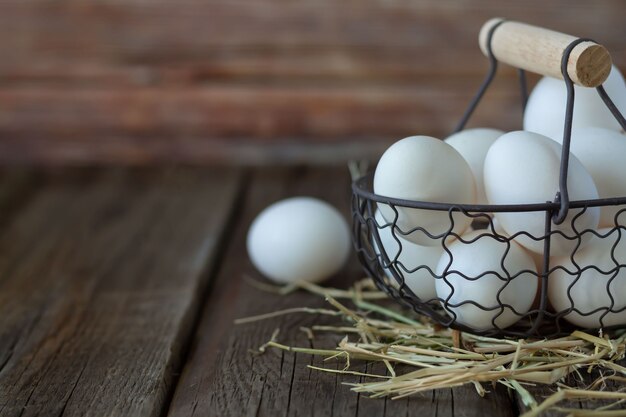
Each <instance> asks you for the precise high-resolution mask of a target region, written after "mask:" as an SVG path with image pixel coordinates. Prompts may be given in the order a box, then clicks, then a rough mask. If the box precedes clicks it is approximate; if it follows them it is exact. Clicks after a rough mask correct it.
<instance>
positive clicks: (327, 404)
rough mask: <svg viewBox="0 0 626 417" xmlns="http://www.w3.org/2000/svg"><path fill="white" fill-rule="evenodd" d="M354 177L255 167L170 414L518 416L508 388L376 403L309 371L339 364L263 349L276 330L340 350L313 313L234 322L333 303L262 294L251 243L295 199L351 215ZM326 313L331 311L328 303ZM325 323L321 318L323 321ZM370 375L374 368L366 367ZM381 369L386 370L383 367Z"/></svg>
mask: <svg viewBox="0 0 626 417" xmlns="http://www.w3.org/2000/svg"><path fill="white" fill-rule="evenodd" d="M348 186H349V179H348V175H347V173H346V172H345V170H343V171H337V170H336V169H330V168H326V169H319V168H317V169H300V168H298V169H295V170H294V169H289V168H285V169H281V170H260V171H254V173H253V175H252V176H251V182H250V184H249V186H248V188H247V192H246V197H245V199H244V203H243V205H244V211H243V213H242V214H241V217H240V218H238V220H237V227H236V228H235V229H234V231H233V240H232V242H231V243H230V245H229V247H228V248H227V250H226V253H225V255H224V263H223V265H222V266H221V268H220V270H219V271H218V273H217V275H216V278H215V280H214V281H213V282H214V285H213V287H212V289H211V293H210V296H209V297H208V298H207V301H206V304H205V309H204V311H203V313H202V318H201V320H200V322H199V325H198V329H197V332H196V336H195V339H194V341H193V343H192V346H191V350H190V353H189V357H188V361H187V363H186V365H185V367H184V369H183V372H182V375H181V378H180V380H179V383H178V385H177V388H176V392H175V394H174V398H173V401H172V404H171V407H170V410H169V415H171V416H177V417H178V416H194V415H195V416H272V417H274V416H329V415H334V416H396V415H406V416H426V415H457V416H461V415H464V416H482V415H494V416H495V415H497V416H513V415H515V409H514V405H513V403H512V401H511V399H509V397H508V395H507V393H506V391H504V390H502V389H500V388H497V389H493V390H492V391H493V392H492V393H490V394H489V396H488V397H487V398H485V399H482V398H480V397H478V395H477V394H476V393H475V390H474V389H473V388H471V387H465V388H461V389H455V390H453V391H450V392H437V393H427V394H424V395H421V396H414V397H411V398H408V399H403V400H396V401H391V400H389V399H387V400H385V399H379V400H374V399H369V398H366V397H365V396H363V395H358V394H356V393H353V392H351V391H350V389H349V387H347V386H345V385H344V384H343V383H344V382H345V383H349V382H358V381H359V380H360V378H359V377H350V376H348V377H344V376H338V375H331V374H325V373H320V372H315V371H312V370H310V369H308V368H307V365H309V364H313V365H317V366H326V367H327V366H334V367H338V368H341V367H343V365H344V364H343V362H341V361H339V362H328V361H326V362H324V361H323V360H322V359H321V358H316V357H312V356H309V355H304V354H300V353H285V352H282V351H277V350H268V351H267V352H266V353H265V354H263V355H258V354H255V353H254V352H251V351H254V350H256V349H257V348H258V347H259V346H260V345H262V344H263V343H265V342H266V341H268V340H269V338H270V337H271V335H272V333H273V332H274V330H275V329H276V328H279V329H280V333H279V335H278V340H279V341H280V342H283V343H286V344H291V345H295V346H313V347H323V348H331V347H332V346H335V344H336V343H337V341H338V338H337V336H336V335H329V334H317V337H316V338H315V339H314V340H313V341H311V340H309V339H308V338H307V336H306V334H305V332H303V331H302V330H301V328H302V327H311V326H312V325H313V324H322V323H325V322H329V320H321V319H319V318H316V317H315V316H311V315H306V314H302V315H292V316H282V317H278V318H276V319H272V320H266V321H261V322H255V323H250V324H244V325H237V326H235V325H233V324H232V322H233V320H234V319H235V318H238V317H246V316H250V315H254V314H261V313H267V312H271V311H276V310H280V309H283V308H290V307H296V306H311V307H322V306H325V303H324V301H323V300H322V299H321V298H320V297H318V296H313V295H310V294H306V293H303V292H297V293H294V294H290V295H289V296H287V297H284V296H279V295H274V294H269V293H264V292H260V290H258V289H255V288H253V287H252V286H250V285H248V284H247V283H246V282H245V281H244V278H243V277H244V276H250V277H252V278H254V279H262V278H261V277H260V276H259V275H258V273H257V272H256V271H255V270H254V269H253V267H252V266H251V264H250V263H249V261H248V259H247V256H246V250H245V237H246V232H247V229H248V227H249V225H250V223H251V221H252V219H253V218H254V217H255V216H256V215H257V214H258V212H259V211H260V210H261V209H263V208H264V207H265V206H267V205H268V204H270V203H272V202H274V201H276V200H277V199H280V198H285V197H287V196H293V195H312V196H316V197H318V198H323V199H324V200H326V201H329V202H331V203H332V204H334V205H335V206H336V207H338V208H339V209H340V210H341V211H342V212H343V213H344V214H346V215H347V213H348V203H349V201H348V196H349V191H348V190H349V188H348ZM362 276H363V273H362V271H361V270H360V267H359V265H358V263H357V261H356V259H354V258H352V259H351V260H350V263H349V265H348V266H347V267H346V269H345V270H344V271H342V273H341V274H339V276H337V277H335V278H334V279H333V280H331V281H330V282H329V283H328V285H335V286H346V285H349V283H350V282H351V281H353V280H354V279H357V278H361V277H362ZM326 307H327V305H326ZM320 320H321V321H320ZM359 366H360V368H358V369H360V370H361V371H366V370H367V368H368V367H370V366H372V365H366V364H361V365H359ZM377 370H378V371H380V370H381V369H380V368H378V369H377Z"/></svg>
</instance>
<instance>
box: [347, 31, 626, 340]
mask: <svg viewBox="0 0 626 417" xmlns="http://www.w3.org/2000/svg"><path fill="white" fill-rule="evenodd" d="M497 27H498V25H495V26H494V27H492V28H491V31H490V32H489V33H488V37H487V45H488V48H487V49H488V56H489V61H490V63H491V66H490V70H489V73H488V75H487V77H486V78H485V80H484V81H483V83H482V85H481V87H480V89H479V91H478V92H477V94H476V95H475V97H474V99H473V100H472V102H471V103H470V105H469V106H468V109H467V110H466V112H465V114H464V115H463V117H462V119H461V121H460V123H459V124H458V126H457V128H456V131H460V130H462V129H463V128H464V127H465V124H466V123H467V121H468V120H469V118H470V116H471V114H472V113H473V111H474V109H475V108H476V107H477V105H478V104H479V102H480V100H481V99H482V97H483V95H484V93H485V91H486V90H487V88H488V86H489V84H490V83H491V81H492V80H493V78H494V76H495V73H496V69H497V60H496V59H495V58H494V56H493V53H492V52H491V46H490V45H491V38H492V36H493V33H494V31H495V30H496V29H497ZM586 40H587V39H578V40H576V41H574V42H572V44H570V45H569V47H568V48H566V50H565V51H564V53H563V57H562V65H561V68H562V74H563V78H564V82H565V85H566V88H567V103H566V113H565V129H564V134H563V144H562V155H561V170H560V182H559V190H556V197H555V199H554V201H549V202H545V203H529V204H515V205H484V204H483V205H477V204H446V203H439V202H426V201H411V200H403V199H395V198H389V197H384V196H380V195H376V194H374V193H373V192H372V190H373V184H372V180H373V176H372V175H371V174H370V175H366V176H364V177H362V178H360V179H358V180H356V181H355V182H354V183H353V185H352V217H353V219H352V225H353V230H352V232H353V239H354V244H355V248H356V251H357V255H358V257H359V260H360V261H361V263H362V265H363V266H364V268H365V270H366V272H367V273H368V274H369V275H370V276H371V277H372V278H373V279H374V281H375V282H376V285H377V286H378V287H379V288H380V289H381V290H383V291H384V292H386V293H387V294H388V295H389V296H390V297H392V298H394V299H396V300H398V301H399V302H401V303H402V304H404V305H406V306H408V307H410V308H412V309H413V310H414V311H416V312H417V313H421V314H424V315H426V316H428V317H430V318H432V319H433V320H434V321H436V322H437V323H439V324H441V325H443V326H446V327H451V328H454V329H458V330H462V331H466V332H472V333H475V334H481V335H486V336H512V337H529V336H540V337H556V336H560V335H564V334H567V333H569V332H571V331H572V329H573V328H574V327H586V328H602V329H607V330H608V329H613V328H617V327H626V196H615V197H613V198H602V199H595V200H585V201H570V200H569V196H568V192H567V171H568V160H569V152H570V150H569V148H570V146H569V144H570V138H571V130H572V117H573V107H574V87H573V82H572V80H571V79H570V77H569V75H568V73H567V60H568V58H569V54H570V52H571V51H572V49H573V48H574V47H575V46H576V45H578V44H579V43H580V42H583V41H586ZM519 76H520V85H521V87H522V88H521V90H522V102H523V104H524V103H525V102H526V98H527V94H526V83H525V74H524V72H523V71H522V70H520V71H519ZM597 91H598V94H599V95H600V97H601V98H602V100H603V102H604V103H605V104H606V106H607V108H608V109H609V110H610V111H611V113H612V114H613V115H614V117H615V118H616V119H617V120H618V122H619V123H620V125H621V126H622V128H623V129H624V130H626V121H625V120H624V117H623V116H622V115H621V114H620V112H619V110H618V109H617V107H616V106H615V105H614V104H613V102H612V101H611V99H610V98H609V97H608V95H607V93H606V91H605V90H604V88H603V87H602V86H599V87H597ZM606 206H615V209H616V212H615V216H614V218H613V224H612V225H611V226H610V227H607V228H603V229H599V230H595V229H589V228H586V227H585V226H584V225H583V223H584V222H583V219H584V217H585V215H586V214H588V213H590V212H591V211H593V210H600V208H601V207H606ZM420 211H421V212H428V213H431V214H432V212H439V213H440V215H441V218H442V219H443V223H444V228H443V229H440V230H427V229H426V228H425V227H423V225H420V224H411V226H410V228H408V227H407V222H406V221H403V220H405V219H406V218H407V217H410V216H407V214H410V213H417V212H420ZM382 212H384V213H385V214H384V216H383V215H382ZM504 213H537V214H540V215H542V216H543V217H544V219H545V223H544V224H545V226H544V229H543V231H542V232H541V233H534V234H533V233H531V232H529V231H528V230H519V231H516V232H515V233H512V234H506V233H505V232H504V231H503V230H502V229H501V228H500V226H499V224H498V221H497V220H498V217H499V216H500V215H502V214H504ZM414 218H415V217H414ZM463 222H471V229H473V230H474V232H473V233H471V234H469V235H468V234H462V236H461V235H460V234H458V233H457V232H456V231H458V230H459V228H458V227H456V228H455V225H458V224H460V223H463ZM445 226H447V227H445ZM468 230H469V229H468ZM415 235H419V236H420V238H419V239H414V236H415ZM424 239H426V240H427V241H428V242H427V243H428V246H425V247H423V248H422V249H416V248H415V245H414V244H413V243H412V241H419V242H422V243H423V242H424ZM529 241H534V242H538V243H539V247H540V248H542V251H541V253H533V254H532V255H530V258H531V259H532V262H529V261H528V257H529V255H528V253H530V252H527V251H523V250H521V249H520V248H521V246H520V245H519V244H518V243H520V242H521V243H524V242H526V243H527V242H529ZM479 245H481V246H484V247H489V248H490V250H491V252H490V253H491V256H490V255H489V254H484V255H481V254H480V253H479V251H477V250H473V249H472V248H473V247H478V246H479ZM420 246H423V245H420ZM535 247H537V245H535ZM557 247H558V248H559V251H557V250H556V248H557ZM589 248H594V250H593V251H591V250H590V249H589ZM416 250H421V251H423V253H419V252H415V251H416ZM520 251H522V252H524V253H527V255H520V254H519V252H520ZM493 253H496V254H497V256H495V257H494V256H493ZM590 253H591V254H590ZM468 254H469V255H468ZM461 256H465V258H466V259H465V264H464V265H467V264H468V261H467V256H469V257H470V259H473V261H470V264H475V265H480V264H486V265H487V266H486V267H485V268H484V269H482V270H480V268H479V270H477V271H473V272H475V273H472V274H469V273H467V274H466V272H467V269H465V268H463V267H462V265H463V262H461V259H460V258H461ZM524 256H525V257H526V258H525V260H523V262H522V264H523V265H525V267H523V268H520V267H519V266H518V265H520V259H522V258H524ZM472 257H473V258H472ZM487 258H490V259H487ZM551 263H552V264H553V265H551ZM457 268H458V269H457ZM469 269H470V270H475V269H476V268H469ZM468 288H470V290H468ZM435 289H436V290H435ZM531 293H532V294H531ZM437 294H439V296H438V295H437ZM529 294H530V295H529ZM558 294H560V296H559V295H558ZM468 317H469V318H473V320H472V319H468ZM477 323H480V324H477Z"/></svg>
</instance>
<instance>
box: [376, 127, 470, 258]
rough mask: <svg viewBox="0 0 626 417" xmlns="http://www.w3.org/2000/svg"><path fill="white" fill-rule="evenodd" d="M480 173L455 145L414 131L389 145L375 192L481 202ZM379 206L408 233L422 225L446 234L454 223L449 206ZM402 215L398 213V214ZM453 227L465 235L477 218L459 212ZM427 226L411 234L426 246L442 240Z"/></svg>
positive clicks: (453, 215) (396, 196)
mask: <svg viewBox="0 0 626 417" xmlns="http://www.w3.org/2000/svg"><path fill="white" fill-rule="evenodd" d="M475 188H476V187H475V184H474V178H473V176H472V171H471V169H470V167H469V165H468V164H467V162H466V161H465V160H464V159H463V157H462V156H461V155H460V154H459V153H458V152H457V151H456V150H455V149H454V148H453V147H452V146H450V145H449V144H447V143H445V142H444V141H441V140H439V139H436V138H433V137H430V136H411V137H408V138H405V139H402V140H400V141H398V142H396V143H394V144H393V145H391V147H389V148H388V149H387V150H386V151H385V153H384V154H383V156H382V157H381V158H380V161H379V162H378V166H377V167H376V172H375V175H374V192H375V193H376V194H378V195H381V196H385V197H391V198H397V199H405V200H417V201H427V202H439V203H452V204H455V203H456V204H461V203H465V204H472V203H474V202H475V198H476V190H475ZM378 209H379V210H380V211H381V213H382V215H383V217H384V218H385V220H387V221H388V222H395V224H396V226H397V227H398V228H399V229H400V230H401V231H402V232H404V233H408V232H410V231H412V230H413V229H415V228H417V227H421V228H423V229H425V230H426V232H427V233H428V234H430V235H435V236H443V235H444V233H446V232H447V231H448V230H450V229H451V228H452V222H451V221H450V215H449V213H448V212H447V211H437V210H423V209H415V208H407V207H400V206H397V207H396V209H397V215H396V210H394V208H393V207H391V206H389V205H387V204H381V203H379V204H378ZM396 217H397V218H396ZM452 217H453V219H454V227H453V228H452V231H453V232H455V233H457V234H459V235H460V234H461V233H463V231H464V230H465V229H466V228H467V227H468V226H469V224H470V222H471V218H469V217H468V216H465V215H464V214H462V213H459V212H454V213H453V214H452ZM428 234H426V233H424V232H423V231H421V230H417V231H415V232H414V233H410V234H409V235H408V236H407V238H408V239H409V240H411V241H412V242H414V243H417V244H419V245H425V246H434V245H440V244H441V240H439V239H433V238H431V237H429V236H428Z"/></svg>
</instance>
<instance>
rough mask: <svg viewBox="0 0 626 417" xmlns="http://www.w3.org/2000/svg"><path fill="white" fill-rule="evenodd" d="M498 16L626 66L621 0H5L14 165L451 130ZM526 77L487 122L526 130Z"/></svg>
mask: <svg viewBox="0 0 626 417" xmlns="http://www.w3.org/2000/svg"><path fill="white" fill-rule="evenodd" d="M493 16H503V17H507V18H510V19H516V20H521V21H526V22H529V23H534V24H538V25H543V26H546V27H550V28H553V29H556V30H560V31H564V32H568V33H571V34H574V35H577V36H584V37H591V38H594V39H596V40H597V41H599V42H601V43H603V44H605V45H606V46H607V47H608V48H609V50H610V51H611V52H612V54H613V57H614V61H615V62H616V63H617V64H618V65H619V66H620V67H621V68H622V69H623V68H625V67H626V24H625V23H624V22H625V21H626V2H624V1H623V0H600V1H594V2H590V1H585V0H576V1H565V0H558V1H545V0H530V1H507V2H505V1H495V0H472V1H470V0H454V1H453V0H204V1H200V0H170V1H165V0H99V1H88V0H0V162H2V163H21V162H29V163H32V162H34V163H53V164H65V163H111V162H113V163H124V164H126V163H129V164H143V163H157V162H180V161H185V162H196V163H215V162H216V161H222V162H224V161H225V162H238V163H255V164H257V163H275V162H293V161H303V160H307V161H316V162H342V161H344V160H346V159H348V158H351V157H363V156H366V157H367V156H372V155H377V154H378V153H379V152H380V151H381V150H382V149H383V148H384V147H385V146H386V144H388V143H389V142H391V141H393V140H396V139H399V138H401V137H404V136H407V135H410V134H416V133H423V134H431V135H437V136H442V135H445V134H446V132H448V131H449V130H450V129H451V128H452V127H453V126H454V124H455V123H456V121H457V120H458V118H459V117H460V115H461V113H462V111H463V109H464V108H465V106H466V104H467V102H468V100H469V99H470V97H471V96H472V94H473V93H474V91H475V89H476V88H477V86H478V85H479V83H480V81H481V79H482V77H483V75H484V73H485V71H486V68H487V63H486V60H485V59H484V58H483V56H482V55H481V53H480V51H479V49H478V46H477V36H478V30H479V28H480V26H481V25H482V23H484V22H485V21H486V20H487V19H488V18H490V17H493ZM503 70H504V68H503ZM514 76H515V73H514V72H513V71H512V70H511V69H506V70H504V71H502V70H501V73H500V77H499V79H498V81H497V83H496V84H495V85H494V86H493V87H492V90H491V91H490V94H488V95H487V97H486V99H485V101H484V103H483V105H482V107H480V108H479V111H478V113H477V114H476V117H475V119H474V120H473V125H490V126H495V127H500V128H504V129H515V128H518V127H519V126H520V109H519V98H518V95H517V93H518V91H517V84H516V82H515V79H514Z"/></svg>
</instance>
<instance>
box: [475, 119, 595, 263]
mask: <svg viewBox="0 0 626 417" xmlns="http://www.w3.org/2000/svg"><path fill="white" fill-rule="evenodd" d="M560 160H561V145H559V144H558V143H556V142H555V141H553V140H551V139H549V138H547V137H545V136H542V135H539V134H537V133H531V132H525V131H517V132H510V133H507V134H505V135H502V136H500V137H499V138H498V139H497V140H496V141H495V142H494V144H493V145H492V146H491V148H489V152H487V157H486V158H485V172H484V178H485V193H486V194H487V198H488V200H489V202H490V203H491V204H530V203H545V202H546V201H554V198H555V196H556V193H557V191H558V190H559V172H560ZM567 184H568V190H569V197H570V201H574V200H587V199H595V198H598V191H597V190H596V186H595V184H594V182H593V179H592V178H591V175H589V173H588V172H587V170H586V169H585V168H584V167H583V166H582V164H581V163H580V161H579V160H578V159H577V158H576V157H575V156H573V155H570V159H569V170H568V176H567ZM580 211H581V209H570V210H569V214H568V216H567V218H566V219H565V221H564V222H563V223H561V224H560V225H554V224H553V225H552V230H555V231H556V230H558V231H560V232H561V233H563V234H564V235H565V236H567V237H569V238H574V237H575V236H576V233H575V232H574V231H573V228H572V219H574V218H575V217H576V215H577V214H578V213H579V212H580ZM495 217H496V219H498V222H499V223H500V225H501V226H502V228H503V229H504V230H505V231H506V232H507V233H508V234H509V235H511V236H512V235H514V234H516V233H518V232H521V231H525V232H528V233H530V234H531V235H532V236H533V237H535V238H541V237H543V235H544V233H545V232H544V230H545V221H546V219H545V212H543V211H530V212H510V213H507V212H498V213H495ZM599 218H600V209H599V208H598V207H592V208H589V209H587V210H586V211H585V212H584V213H583V214H582V215H580V216H578V217H576V221H575V226H576V228H577V229H578V230H579V231H582V230H585V229H594V228H596V227H597V225H598V220H599ZM587 240H588V239H587ZM516 241H517V242H518V243H520V244H521V245H523V246H524V247H526V248H527V249H530V250H532V251H533V252H537V253H542V252H543V247H544V241H543V240H539V241H537V240H534V239H531V238H530V237H528V236H526V235H519V236H517V237H516ZM585 242H586V240H585V241H583V242H582V244H585ZM576 244H577V241H575V240H568V239H567V238H566V237H563V236H562V235H561V234H555V235H553V236H552V238H551V254H552V255H564V254H567V253H571V251H572V250H573V249H574V247H575V246H576Z"/></svg>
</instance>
